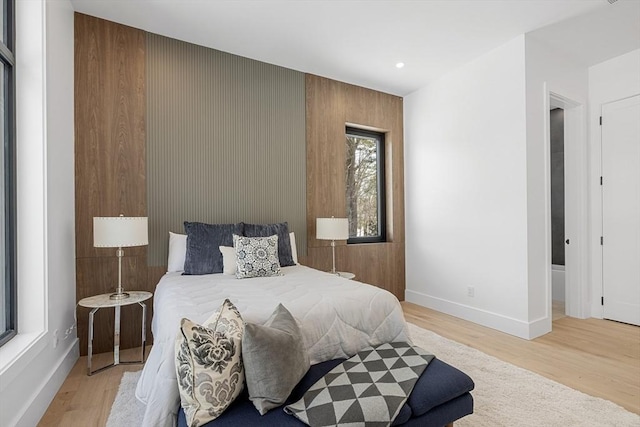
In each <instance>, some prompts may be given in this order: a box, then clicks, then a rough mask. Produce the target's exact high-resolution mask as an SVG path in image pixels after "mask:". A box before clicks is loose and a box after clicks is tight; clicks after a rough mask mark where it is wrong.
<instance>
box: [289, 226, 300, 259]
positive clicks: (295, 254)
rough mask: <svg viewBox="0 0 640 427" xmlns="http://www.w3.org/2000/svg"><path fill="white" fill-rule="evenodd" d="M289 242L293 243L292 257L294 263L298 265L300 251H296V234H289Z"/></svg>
mask: <svg viewBox="0 0 640 427" xmlns="http://www.w3.org/2000/svg"><path fill="white" fill-rule="evenodd" d="M289 240H290V241H291V255H292V258H293V262H294V263H295V264H298V249H296V234H295V233H294V232H293V231H292V232H291V233H289Z"/></svg>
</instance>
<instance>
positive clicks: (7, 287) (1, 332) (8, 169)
mask: <svg viewBox="0 0 640 427" xmlns="http://www.w3.org/2000/svg"><path fill="white" fill-rule="evenodd" d="M14 5H15V3H14V0H3V2H2V8H1V10H0V13H1V14H2V16H0V22H1V24H2V31H0V63H1V64H0V65H1V66H0V82H1V84H0V135H2V150H0V163H1V164H2V173H1V174H0V188H2V196H0V209H1V210H2V213H3V215H2V220H1V221H0V242H1V243H2V244H1V245H0V275H2V288H0V291H1V292H0V345H3V344H4V343H6V342H7V341H9V340H10V339H11V338H12V337H13V336H14V335H15V334H16V332H17V298H16V294H17V289H16V178H15V177H16V175H15V168H16V162H15V159H16V155H15V147H16V141H15V83H14V82H15V75H14V65H15V61H14V51H13V49H14V44H13V43H14V22H15V21H14V10H15V9H14Z"/></svg>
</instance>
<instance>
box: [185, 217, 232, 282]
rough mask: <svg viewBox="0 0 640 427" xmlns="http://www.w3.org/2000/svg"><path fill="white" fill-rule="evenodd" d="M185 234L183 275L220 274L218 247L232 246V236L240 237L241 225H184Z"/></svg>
mask: <svg viewBox="0 0 640 427" xmlns="http://www.w3.org/2000/svg"><path fill="white" fill-rule="evenodd" d="M184 231H185V233H186V234H187V253H186V255H185V259H184V274H193V275H196V274H212V273H222V270H223V263H222V253H221V252H220V246H233V235H234V234H239V235H242V231H243V228H242V223H241V222H240V223H237V224H204V223H202V222H187V221H185V223H184Z"/></svg>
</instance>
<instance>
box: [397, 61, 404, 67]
mask: <svg viewBox="0 0 640 427" xmlns="http://www.w3.org/2000/svg"><path fill="white" fill-rule="evenodd" d="M402 67H404V62H398V63H397V64H396V68H402Z"/></svg>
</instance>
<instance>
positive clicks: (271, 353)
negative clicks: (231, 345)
mask: <svg viewBox="0 0 640 427" xmlns="http://www.w3.org/2000/svg"><path fill="white" fill-rule="evenodd" d="M242 360H243V363H244V370H245V381H246V384H247V389H248V390H249V399H250V400H251V401H252V402H253V405H254V406H255V407H256V409H257V410H258V412H260V414H261V415H264V414H266V413H267V411H269V410H270V409H273V408H276V407H278V406H280V405H282V404H283V403H284V402H285V401H286V400H287V397H289V395H290V394H291V392H292V391H293V389H294V387H295V386H296V385H297V384H298V383H299V382H300V380H301V379H302V377H304V376H305V374H306V373H307V371H308V370H309V355H308V354H307V350H306V348H305V346H304V341H303V339H302V333H301V332H300V328H299V327H298V324H297V322H296V319H295V318H294V317H293V315H291V313H290V312H289V310H287V309H286V308H285V307H284V306H283V305H282V304H280V305H278V307H277V308H276V309H275V311H274V312H273V314H272V315H271V317H270V318H269V320H267V323H265V324H264V325H256V324H253V323H246V324H245V330H244V335H243V336H242Z"/></svg>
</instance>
